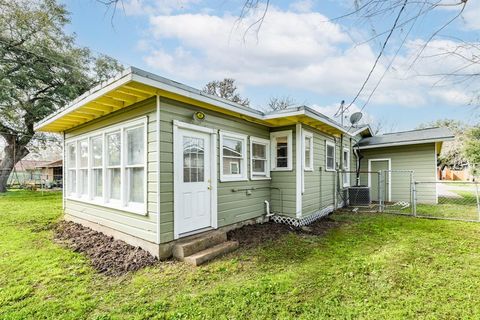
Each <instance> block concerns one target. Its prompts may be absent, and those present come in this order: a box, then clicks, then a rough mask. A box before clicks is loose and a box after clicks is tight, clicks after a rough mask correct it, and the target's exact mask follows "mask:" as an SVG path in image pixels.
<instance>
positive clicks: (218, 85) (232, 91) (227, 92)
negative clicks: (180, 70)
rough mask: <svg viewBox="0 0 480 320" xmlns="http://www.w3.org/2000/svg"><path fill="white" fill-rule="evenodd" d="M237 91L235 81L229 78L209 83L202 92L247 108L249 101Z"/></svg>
mask: <svg viewBox="0 0 480 320" xmlns="http://www.w3.org/2000/svg"><path fill="white" fill-rule="evenodd" d="M237 90H238V88H237V86H236V85H235V79H231V78H225V79H223V80H221V81H218V80H214V81H210V82H209V83H207V84H206V85H205V87H204V88H203V92H205V93H208V94H211V95H214V96H217V97H220V98H223V99H227V100H230V101H232V102H235V103H238V104H241V105H243V106H245V107H249V106H250V101H249V100H248V99H247V98H242V97H241V96H240V94H239V93H238V91H237Z"/></svg>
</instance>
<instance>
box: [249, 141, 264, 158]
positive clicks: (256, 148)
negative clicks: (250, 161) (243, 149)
mask: <svg viewBox="0 0 480 320" xmlns="http://www.w3.org/2000/svg"><path fill="white" fill-rule="evenodd" d="M252 154H253V158H255V159H265V158H266V157H267V146H266V145H264V144H257V143H252Z"/></svg>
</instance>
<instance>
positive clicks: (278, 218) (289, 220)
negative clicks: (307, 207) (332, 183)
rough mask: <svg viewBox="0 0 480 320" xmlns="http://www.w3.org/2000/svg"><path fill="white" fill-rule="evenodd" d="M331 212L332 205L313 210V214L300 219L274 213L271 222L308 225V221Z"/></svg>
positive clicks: (310, 221)
mask: <svg viewBox="0 0 480 320" xmlns="http://www.w3.org/2000/svg"><path fill="white" fill-rule="evenodd" d="M332 212H333V206H328V207H326V208H323V209H322V210H319V211H317V212H315V213H314V214H311V215H309V216H308V217H304V218H300V219H298V218H294V217H289V216H282V215H278V214H275V215H274V216H272V217H271V219H272V220H273V222H276V223H283V224H288V225H290V226H293V227H303V226H306V225H309V224H310V223H312V222H314V221H316V220H318V219H320V218H323V217H325V216H327V215H328V214H330V213H332Z"/></svg>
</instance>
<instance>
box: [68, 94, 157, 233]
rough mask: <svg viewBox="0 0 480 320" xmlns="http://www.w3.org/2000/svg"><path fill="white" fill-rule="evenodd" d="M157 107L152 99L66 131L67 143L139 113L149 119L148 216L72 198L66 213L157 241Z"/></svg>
mask: <svg viewBox="0 0 480 320" xmlns="http://www.w3.org/2000/svg"><path fill="white" fill-rule="evenodd" d="M155 111H156V109H155V103H154V100H152V99H149V100H146V101H143V102H141V103H138V104H135V105H133V106H130V107H128V108H125V109H122V110H119V111H117V112H114V113H112V114H110V115H108V116H105V117H102V118H100V119H97V120H94V121H91V122H89V123H87V124H85V125H82V126H79V127H78V128H76V129H74V130H71V131H69V132H67V133H66V142H68V139H70V138H74V137H76V136H78V135H80V134H84V133H88V132H91V131H93V130H97V129H101V128H104V127H107V126H110V125H114V124H119V123H122V122H124V121H128V120H131V119H135V118H138V117H141V116H147V118H148V122H147V123H148V130H147V131H148V133H147V139H148V141H149V142H148V145H147V215H145V216H143V215H138V214H134V213H129V212H126V211H122V210H117V209H112V208H108V207H105V206H101V205H94V204H89V203H84V202H80V201H75V200H69V199H67V200H66V204H65V212H66V213H68V214H70V215H72V216H75V217H78V218H81V219H85V220H88V221H91V222H94V223H98V224H100V225H103V226H106V227H109V228H112V229H115V230H118V231H121V232H123V233H126V234H129V235H132V236H135V237H138V238H141V239H144V240H147V241H151V242H156V240H157V239H156V238H157V192H156V187H157V163H156V158H157V152H156V151H157V150H156V149H157V148H156V144H157V134H156V131H155V127H156V125H157V122H156V112H155Z"/></svg>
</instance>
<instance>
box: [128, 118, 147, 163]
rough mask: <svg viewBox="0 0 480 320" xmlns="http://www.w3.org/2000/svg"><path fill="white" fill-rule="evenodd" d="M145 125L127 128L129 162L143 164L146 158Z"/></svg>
mask: <svg viewBox="0 0 480 320" xmlns="http://www.w3.org/2000/svg"><path fill="white" fill-rule="evenodd" d="M143 134H144V129H143V126H142V127H139V128H135V129H129V130H127V163H128V164H129V165H132V164H142V163H143V160H144V150H145V149H144V137H143Z"/></svg>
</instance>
